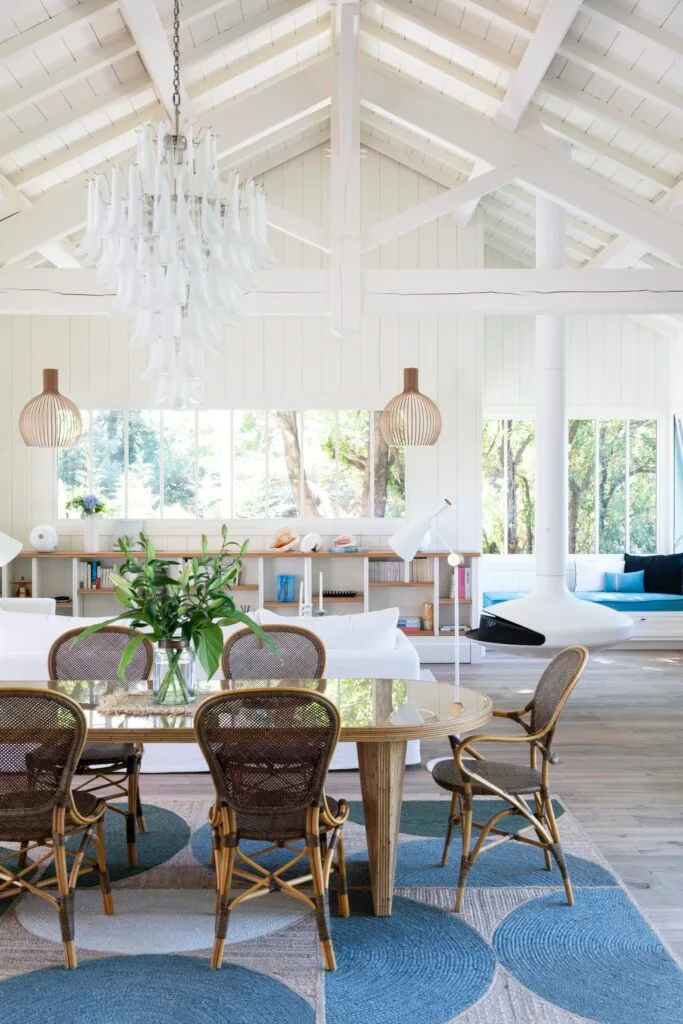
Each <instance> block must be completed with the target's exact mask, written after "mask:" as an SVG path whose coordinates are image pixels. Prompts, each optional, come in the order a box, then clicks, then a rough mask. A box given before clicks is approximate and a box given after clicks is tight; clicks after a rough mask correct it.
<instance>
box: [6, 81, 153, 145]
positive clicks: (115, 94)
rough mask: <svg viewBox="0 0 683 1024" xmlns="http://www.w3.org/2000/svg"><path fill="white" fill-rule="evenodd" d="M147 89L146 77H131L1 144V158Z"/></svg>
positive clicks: (149, 85)
mask: <svg viewBox="0 0 683 1024" xmlns="http://www.w3.org/2000/svg"><path fill="white" fill-rule="evenodd" d="M146 89H150V90H151V83H150V81H149V79H148V78H147V75H136V76H135V78H131V79H130V81H128V82H124V83H119V84H118V85H117V86H115V87H114V88H113V89H109V90H107V91H106V92H104V93H100V94H99V95H98V96H91V97H89V98H88V99H87V100H86V102H85V103H84V104H83V106H82V107H71V108H70V109H67V110H65V111H62V112H61V113H60V114H56V115H55V116H54V117H50V118H49V120H48V119H46V120H45V122H44V123H43V124H39V125H38V126H37V127H35V128H31V129H30V130H28V131H26V132H24V133H23V134H22V135H19V136H17V137H14V138H12V139H10V140H8V141H6V142H0V158H1V157H5V156H8V155H9V154H10V153H17V152H19V151H20V150H22V149H26V148H27V147H30V146H35V145H36V143H38V142H40V141H41V140H42V139H46V138H49V137H50V136H51V135H54V134H55V133H57V132H60V131H63V129H64V128H70V127H71V125H73V124H78V123H80V122H81V121H82V120H83V119H84V118H86V117H89V116H90V115H91V114H98V113H100V112H101V111H104V110H106V109H107V108H108V107H110V106H112V105H113V104H114V103H120V102H121V100H125V99H130V98H131V97H132V96H135V95H136V94H138V93H141V92H144V91H145V90H146Z"/></svg>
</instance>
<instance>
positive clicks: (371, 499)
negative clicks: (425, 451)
mask: <svg viewBox="0 0 683 1024" xmlns="http://www.w3.org/2000/svg"><path fill="white" fill-rule="evenodd" d="M368 415H369V422H370V433H369V437H368V459H369V460H370V468H369V470H368V472H369V473H370V487H369V488H368V505H369V506H370V507H369V508H368V515H369V516H370V517H371V518H372V519H374V518H375V454H376V453H375V411H374V409H371V410H370V412H369V414H368ZM387 471H388V468H387ZM387 490H388V489H387Z"/></svg>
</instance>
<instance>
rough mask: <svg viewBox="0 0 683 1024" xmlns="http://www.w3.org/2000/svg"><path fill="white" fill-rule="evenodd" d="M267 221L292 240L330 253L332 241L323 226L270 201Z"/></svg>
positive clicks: (267, 209) (267, 208)
mask: <svg viewBox="0 0 683 1024" xmlns="http://www.w3.org/2000/svg"><path fill="white" fill-rule="evenodd" d="M266 220H267V222H268V224H269V225H270V226H271V227H272V228H275V229H276V230H277V231H281V232H282V233H283V234H284V235H289V236H290V238H295V239H296V240H297V241H298V242H305V243H306V245H310V246H312V247H313V248H314V249H319V250H320V251H321V252H327V253H329V251H330V240H329V238H328V236H327V233H326V232H325V231H324V230H323V227H322V225H321V224H314V223H313V222H312V221H309V220H307V219H306V218H305V217H300V216H299V215H298V214H296V213H290V211H289V210H285V209H283V208H282V207H281V206H277V205H276V204H275V203H272V202H271V201H270V199H269V200H268V204H267V207H266Z"/></svg>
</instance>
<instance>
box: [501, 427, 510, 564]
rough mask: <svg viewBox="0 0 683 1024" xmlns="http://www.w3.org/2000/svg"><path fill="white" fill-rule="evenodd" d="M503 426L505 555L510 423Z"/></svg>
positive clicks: (505, 552) (508, 518) (507, 525)
mask: <svg viewBox="0 0 683 1024" xmlns="http://www.w3.org/2000/svg"><path fill="white" fill-rule="evenodd" d="M501 423H502V426H503V548H504V552H503V553H504V554H506V555H507V554H509V552H508V527H509V525H510V510H509V509H508V426H507V424H508V421H507V420H501Z"/></svg>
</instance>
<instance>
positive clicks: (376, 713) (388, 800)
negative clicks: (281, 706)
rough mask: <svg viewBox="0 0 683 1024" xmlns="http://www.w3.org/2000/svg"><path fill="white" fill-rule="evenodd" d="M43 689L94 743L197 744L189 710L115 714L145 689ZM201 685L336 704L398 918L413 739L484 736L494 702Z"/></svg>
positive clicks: (375, 880) (377, 864)
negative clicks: (76, 716)
mask: <svg viewBox="0 0 683 1024" xmlns="http://www.w3.org/2000/svg"><path fill="white" fill-rule="evenodd" d="M0 685H4V686H11V685H12V684H11V683H5V684H0ZM33 685H36V684H33ZM44 685H45V686H46V687H47V686H49V687H50V688H53V689H55V690H58V691H59V692H61V693H65V694H68V695H69V696H70V697H73V698H74V699H75V700H76V701H78V702H79V704H80V705H81V706H82V708H83V710H84V712H85V716H86V719H87V723H88V741H89V742H91V743H97V742H102V743H111V742H118V741H121V740H126V741H135V742H140V743H171V742H172V743H179V742H180V743H183V742H187V743H193V742H194V741H195V737H194V731H193V728H192V713H191V711H190V709H189V708H188V711H189V712H190V713H189V714H187V715H177V714H170V713H169V712H168V711H165V710H164V708H163V707H161V706H160V707H159V710H158V712H155V713H153V714H146V715H143V714H141V713H135V714H130V713H126V711H127V710H129V709H128V708H123V710H118V711H112V698H114V701H122V700H123V695H126V696H128V697H129V698H130V699H131V700H132V701H133V702H134V703H138V702H144V703H146V704H147V703H150V702H151V697H152V694H151V693H150V691H149V689H148V685H147V683H146V682H127V683H122V682H121V683H119V682H114V683H112V682H98V681H90V680H87V681H71V680H61V681H59V682H52V683H45V684H44ZM197 686H198V692H197V703H199V702H200V701H201V700H202V699H203V698H204V697H206V696H209V695H210V694H213V693H218V692H220V691H221V690H233V689H241V688H244V687H250V688H254V687H257V688H258V687H272V688H277V687H291V686H295V687H303V688H306V689H312V690H316V691H318V692H319V693H324V694H325V696H326V697H328V698H329V699H330V700H332V701H333V702H334V703H335V704H336V706H337V707H338V709H339V713H340V718H341V734H340V740H343V741H350V742H354V743H355V744H356V746H357V749H358V763H359V769H360V783H361V793H362V798H363V810H364V819H365V829H366V833H367V842H368V859H369V866H370V881H371V886H372V897H373V905H374V910H375V914H376V915H378V916H380V917H386V916H388V915H389V914H391V906H392V894H393V887H394V878H395V871H396V853H397V846H398V833H399V821H400V815H401V804H402V800H403V780H404V771H405V756H406V744H407V742H408V740H424V739H433V738H436V737H440V736H448V735H449V734H457V735H460V734H462V733H468V732H472V731H474V730H477V729H480V728H481V727H482V726H484V725H486V724H487V722H488V721H489V720H490V718H491V714H492V704H491V700H490V698H489V697H488V696H487V695H486V694H484V693H478V692H476V691H474V690H469V689H466V688H465V687H462V686H461V687H459V688H458V689H457V690H456V688H455V687H454V685H453V683H437V682H428V681H424V680H412V679H375V678H365V679H345V678H340V679H299V680H291V679H288V680H280V679H270V680H239V679H237V680H235V679H230V680H225V679H223V680H214V681H211V682H206V681H203V682H199V683H198V684H197ZM103 702H104V708H105V710H103V708H102V706H101V705H102V703H103ZM136 711H137V709H136Z"/></svg>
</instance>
